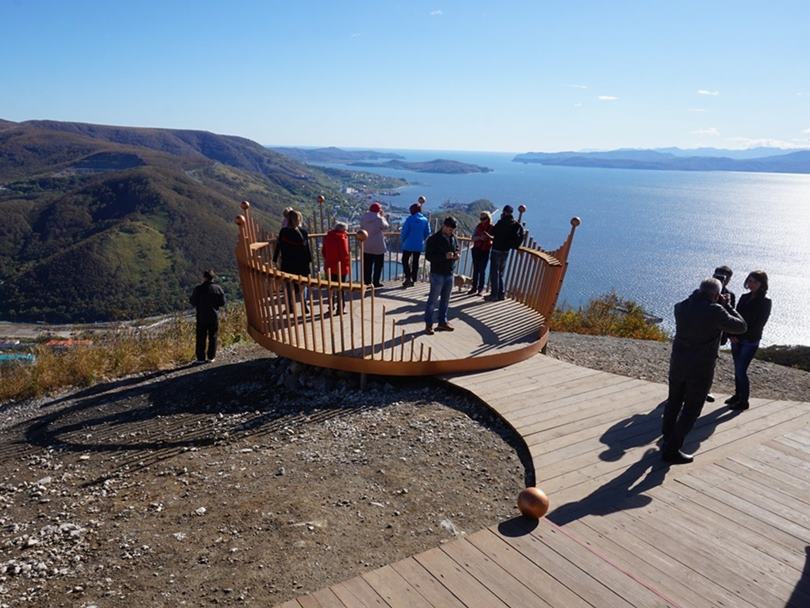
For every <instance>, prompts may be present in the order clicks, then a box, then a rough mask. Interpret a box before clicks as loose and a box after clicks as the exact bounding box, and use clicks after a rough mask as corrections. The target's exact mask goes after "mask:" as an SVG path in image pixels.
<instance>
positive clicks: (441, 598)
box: [391, 557, 464, 608]
mask: <svg viewBox="0 0 810 608" xmlns="http://www.w3.org/2000/svg"><path fill="white" fill-rule="evenodd" d="M391 567H392V568H393V569H394V570H395V571H396V572H397V574H399V575H400V576H401V577H402V578H404V579H405V580H406V581H407V582H408V584H409V585H411V586H412V587H413V588H414V589H416V590H417V591H418V592H419V594H420V595H421V596H422V597H423V598H425V599H426V600H427V601H428V602H430V604H431V605H433V606H436V607H437V608H439V607H441V608H464V604H462V603H461V602H460V601H459V600H458V598H457V597H456V596H455V595H453V594H452V593H451V592H450V591H449V590H448V589H447V588H446V587H445V586H444V585H442V584H441V583H440V582H439V581H438V580H437V579H436V578H435V577H434V576H433V575H432V574H430V572H428V571H427V570H425V568H424V567H423V566H422V565H421V564H420V563H419V562H417V561H416V560H415V559H413V558H412V557H409V558H408V559H404V560H402V561H399V562H396V563H394V564H391Z"/></svg>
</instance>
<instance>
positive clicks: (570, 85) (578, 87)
mask: <svg viewBox="0 0 810 608" xmlns="http://www.w3.org/2000/svg"><path fill="white" fill-rule="evenodd" d="M565 86H567V87H568V88H570V89H587V88H588V85H586V84H567V85H565Z"/></svg>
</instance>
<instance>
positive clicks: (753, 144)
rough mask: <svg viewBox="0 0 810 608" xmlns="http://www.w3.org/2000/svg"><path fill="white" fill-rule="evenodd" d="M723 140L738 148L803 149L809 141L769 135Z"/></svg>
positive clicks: (809, 144) (808, 145)
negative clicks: (775, 137) (788, 139)
mask: <svg viewBox="0 0 810 608" xmlns="http://www.w3.org/2000/svg"><path fill="white" fill-rule="evenodd" d="M725 141H727V142H729V143H730V144H732V145H734V146H735V147H740V148H743V149H745V148H760V147H765V148H797V149H805V148H808V147H810V141H807V140H805V141H802V140H801V139H796V140H793V141H785V140H784V139H773V138H769V137H759V138H756V137H726V138H725Z"/></svg>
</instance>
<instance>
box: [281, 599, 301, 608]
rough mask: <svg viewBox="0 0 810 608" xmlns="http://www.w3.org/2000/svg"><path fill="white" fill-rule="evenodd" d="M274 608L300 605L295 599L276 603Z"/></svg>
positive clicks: (295, 607) (298, 607)
mask: <svg viewBox="0 0 810 608" xmlns="http://www.w3.org/2000/svg"><path fill="white" fill-rule="evenodd" d="M276 608H302V606H301V604H299V603H298V601H297V600H288V601H286V602H284V603H283V604H278V605H277V606H276Z"/></svg>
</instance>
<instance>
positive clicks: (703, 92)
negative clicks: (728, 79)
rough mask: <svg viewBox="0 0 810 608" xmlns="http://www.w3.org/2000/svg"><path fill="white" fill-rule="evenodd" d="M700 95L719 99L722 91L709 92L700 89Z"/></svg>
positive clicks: (698, 92)
mask: <svg viewBox="0 0 810 608" xmlns="http://www.w3.org/2000/svg"><path fill="white" fill-rule="evenodd" d="M697 94H698V95H711V96H712V97H717V96H718V95H719V94H720V91H709V90H708V89H698V91H697Z"/></svg>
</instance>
